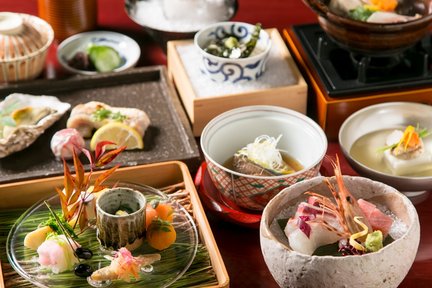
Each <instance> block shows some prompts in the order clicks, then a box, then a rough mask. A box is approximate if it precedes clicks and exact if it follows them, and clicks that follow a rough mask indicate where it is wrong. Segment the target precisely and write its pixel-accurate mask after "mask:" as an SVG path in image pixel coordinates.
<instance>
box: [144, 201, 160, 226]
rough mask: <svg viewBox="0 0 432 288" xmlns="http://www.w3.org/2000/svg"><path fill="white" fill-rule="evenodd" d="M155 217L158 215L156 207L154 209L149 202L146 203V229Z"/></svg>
mask: <svg viewBox="0 0 432 288" xmlns="http://www.w3.org/2000/svg"><path fill="white" fill-rule="evenodd" d="M157 217H158V214H157V211H156V209H154V208H153V207H152V206H151V205H150V204H147V206H146V223H145V227H146V229H148V227H149V225H150V224H151V222H152V221H153V220H155V219H157Z"/></svg>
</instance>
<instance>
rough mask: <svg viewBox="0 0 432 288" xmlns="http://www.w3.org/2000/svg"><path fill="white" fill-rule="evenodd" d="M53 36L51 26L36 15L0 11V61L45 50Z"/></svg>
mask: <svg viewBox="0 0 432 288" xmlns="http://www.w3.org/2000/svg"><path fill="white" fill-rule="evenodd" d="M53 38H54V32H53V30H52V28H51V26H50V25H49V24H48V23H46V22H45V21H44V20H42V19H40V18H38V17H36V16H32V15H28V14H22V13H12V12H0V62H10V61H15V60H20V59H22V58H27V57H31V56H32V55H34V54H36V53H39V51H42V50H45V48H46V46H49V45H50V44H51V43H52V41H53Z"/></svg>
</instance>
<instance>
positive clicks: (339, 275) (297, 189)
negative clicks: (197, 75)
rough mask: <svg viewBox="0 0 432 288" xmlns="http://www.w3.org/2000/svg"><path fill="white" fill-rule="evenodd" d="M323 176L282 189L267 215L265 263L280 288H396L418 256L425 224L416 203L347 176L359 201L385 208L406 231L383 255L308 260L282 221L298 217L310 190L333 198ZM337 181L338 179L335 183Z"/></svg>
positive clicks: (263, 245)
mask: <svg viewBox="0 0 432 288" xmlns="http://www.w3.org/2000/svg"><path fill="white" fill-rule="evenodd" d="M323 178H324V177H316V178H314V179H310V180H306V181H303V182H301V183H297V184H295V185H293V186H291V187H289V188H286V189H284V190H283V191H281V192H280V193H279V194H278V195H277V196H276V197H274V198H273V199H272V200H271V201H270V202H269V203H268V205H267V206H266V208H265V209H264V211H263V214H262V218H261V225H260V241H261V250H262V253H263V255H264V260H265V262H266V264H267V266H268V268H269V270H270V272H271V274H272V275H273V277H274V278H275V280H276V282H277V283H278V284H279V285H280V286H281V287H308V288H314V287H350V288H351V287H352V288H356V287H359V288H363V287H374V288H379V287H389V288H390V287H397V286H398V285H399V283H401V282H402V280H403V279H404V277H405V276H406V274H407V273H408V271H409V269H410V267H411V265H412V263H413V262H414V259H415V256H416V254H417V249H418V245H419V241H420V224H419V219H418V215H417V211H416V209H415V207H414V205H413V204H412V203H411V201H410V200H409V199H408V198H407V197H406V196H404V195H403V194H401V193H399V192H398V191H397V190H396V189H394V188H392V187H390V186H387V185H385V184H383V183H380V182H375V181H372V180H370V179H367V178H362V177H349V176H344V182H345V185H346V187H347V188H348V189H349V190H350V192H351V193H352V194H353V196H354V197H357V199H359V198H363V199H366V200H370V201H373V202H375V203H379V204H383V205H385V206H386V207H387V208H388V209H390V211H392V212H393V213H394V214H395V215H396V216H397V217H398V218H399V219H401V220H402V221H403V222H404V223H405V224H406V225H407V231H406V232H405V233H403V235H401V236H400V237H399V238H398V239H396V240H395V241H393V242H392V243H390V244H388V245H386V246H384V248H382V249H380V250H379V251H378V252H374V253H367V254H364V255H361V256H360V255H353V256H341V257H335V256H316V255H313V256H309V255H305V254H302V253H298V252H295V251H293V250H292V249H291V248H290V245H289V242H288V239H287V237H286V236H285V234H284V232H283V231H282V229H281V228H280V226H279V225H278V224H277V219H283V218H285V219H286V218H287V217H288V216H292V215H291V214H290V211H291V213H294V212H293V211H295V208H294V210H293V206H296V205H297V204H298V203H299V201H300V200H304V199H306V198H305V195H304V192H306V191H314V192H316V193H318V194H321V195H326V196H328V197H330V198H331V196H330V192H329V189H328V188H327V185H326V184H325V183H323ZM331 181H333V182H334V178H332V179H331Z"/></svg>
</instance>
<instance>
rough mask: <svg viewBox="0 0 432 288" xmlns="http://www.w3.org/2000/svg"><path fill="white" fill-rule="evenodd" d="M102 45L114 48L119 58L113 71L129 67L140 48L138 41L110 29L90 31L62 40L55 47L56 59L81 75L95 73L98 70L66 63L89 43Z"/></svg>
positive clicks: (139, 53)
mask: <svg viewBox="0 0 432 288" xmlns="http://www.w3.org/2000/svg"><path fill="white" fill-rule="evenodd" d="M91 44H95V45H104V46H110V47H112V48H114V49H115V50H116V51H117V52H118V53H119V54H120V58H121V65H120V66H119V67H117V68H116V69H114V70H113V72H119V71H124V70H127V69H130V68H132V67H134V66H135V65H136V63H137V62H138V60H139V58H140V55H141V49H140V47H139V45H138V43H137V42H136V41H135V40H133V39H132V38H130V37H128V36H126V35H123V34H121V33H117V32H111V31H91V32H83V33H79V34H75V35H73V36H71V37H69V38H67V39H65V40H64V41H62V42H61V43H60V45H59V47H58V49H57V59H58V61H59V63H60V64H61V66H62V67H63V68H64V69H66V70H67V71H69V72H71V73H75V74H82V75H95V74H97V73H99V72H97V71H88V70H80V69H76V68H74V67H71V66H70V65H69V64H68V60H70V59H71V58H72V57H73V56H74V55H75V54H76V53H77V52H80V51H86V49H87V48H88V47H89V45H91Z"/></svg>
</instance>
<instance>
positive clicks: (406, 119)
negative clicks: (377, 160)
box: [339, 102, 432, 192]
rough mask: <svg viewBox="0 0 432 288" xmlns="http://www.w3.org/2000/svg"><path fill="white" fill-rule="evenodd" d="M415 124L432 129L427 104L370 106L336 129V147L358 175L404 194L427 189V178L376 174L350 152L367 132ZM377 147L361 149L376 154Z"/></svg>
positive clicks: (431, 112)
mask: <svg viewBox="0 0 432 288" xmlns="http://www.w3.org/2000/svg"><path fill="white" fill-rule="evenodd" d="M417 124H418V125H419V126H420V127H422V128H427V129H428V130H429V131H431V130H432V107H431V106H430V105H425V104H419V103H412V102H387V103H381V104H376V105H371V106H368V107H366V108H363V109H361V110H359V111H357V112H355V113H354V114H352V115H351V116H350V117H348V118H347V119H346V120H345V121H344V122H343V124H342V126H341V128H340V130H339V144H340V147H341V149H342V152H343V154H344V155H345V157H346V158H347V160H348V161H349V163H350V164H351V166H352V167H353V168H354V169H355V170H356V171H357V172H358V173H359V174H360V175H362V176H365V177H368V178H371V179H373V180H376V181H380V182H383V183H386V184H388V185H390V186H393V187H395V188H396V189H398V190H400V191H404V192H405V191H407V192H413V191H422V190H430V189H431V187H432V177H431V176H429V177H427V176H424V177H420V176H419V177H415V176H396V175H392V174H390V173H384V172H380V171H378V170H375V169H373V168H371V167H369V166H367V165H365V164H363V163H361V162H360V161H358V160H356V159H354V158H353V157H352V156H351V153H350V151H351V148H352V146H353V144H354V143H355V141H356V140H357V139H359V138H360V137H362V136H364V135H366V134H368V133H371V132H374V131H379V130H385V129H395V128H402V127H406V126H408V125H413V126H416V125H417ZM429 137H432V136H429ZM382 146H385V144H383V145H381V147H382ZM379 147H380V146H379ZM379 147H365V149H370V150H372V152H371V153H376V150H377V149H378V148H379Z"/></svg>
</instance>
